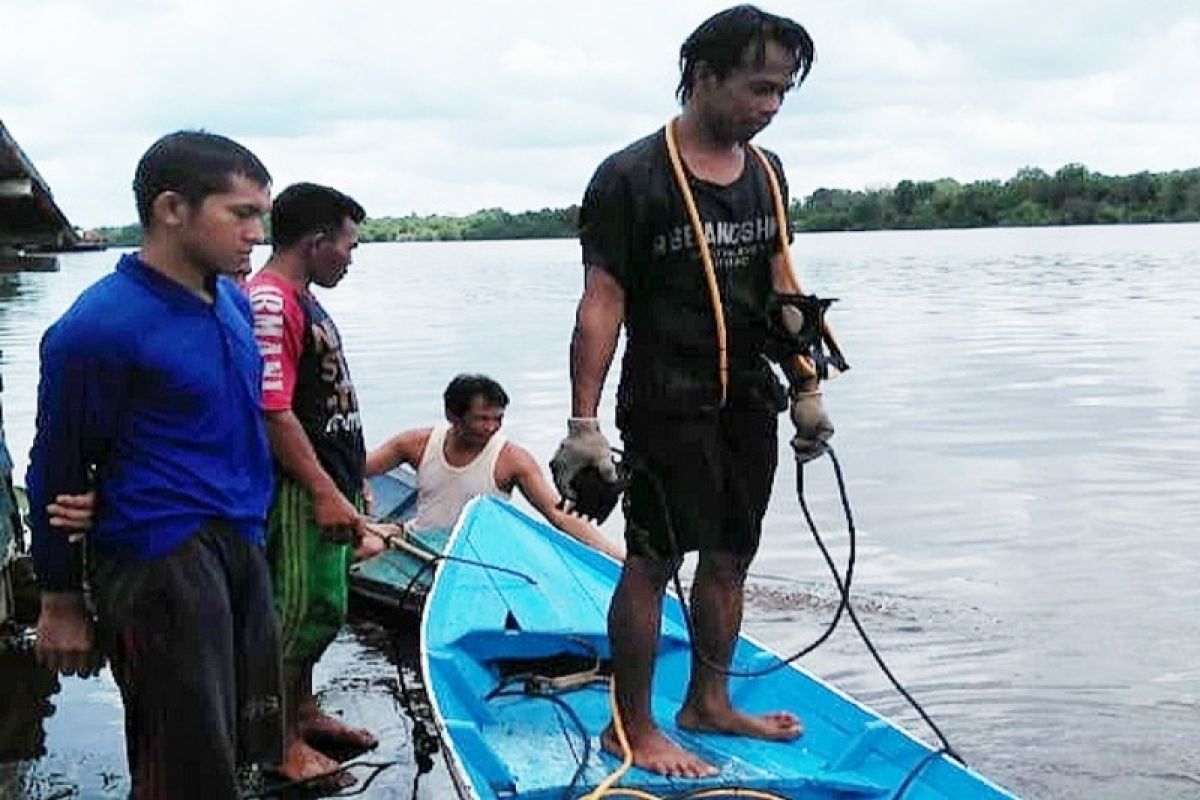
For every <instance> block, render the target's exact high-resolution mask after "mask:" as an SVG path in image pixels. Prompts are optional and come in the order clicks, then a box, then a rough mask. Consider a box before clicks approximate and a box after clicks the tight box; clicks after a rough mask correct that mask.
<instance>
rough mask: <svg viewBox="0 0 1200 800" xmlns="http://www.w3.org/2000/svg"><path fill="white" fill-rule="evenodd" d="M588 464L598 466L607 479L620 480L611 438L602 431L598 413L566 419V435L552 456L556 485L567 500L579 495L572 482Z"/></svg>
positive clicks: (613, 481) (601, 475)
mask: <svg viewBox="0 0 1200 800" xmlns="http://www.w3.org/2000/svg"><path fill="white" fill-rule="evenodd" d="M587 467H595V468H596V469H597V470H598V471H599V473H600V477H601V478H603V479H604V480H606V481H609V482H610V483H616V482H617V465H616V464H615V463H614V462H613V457H612V448H611V447H610V446H609V444H608V440H607V439H605V438H604V434H602V433H601V432H600V421H599V420H597V419H596V418H595V417H571V418H570V419H569V420H567V438H565V439H563V440H562V444H560V445H559V446H558V451H557V452H556V453H555V454H554V458H552V459H551V460H550V474H551V475H553V476H554V485H555V486H556V487H557V488H558V492H559V494H561V495H562V496H563V497H564V498H565V499H566V500H569V501H571V502H574V501H575V500H577V499H578V498H577V497H576V496H575V489H574V488H573V487H572V486H571V484H572V482H573V481H574V480H575V476H576V475H578V474H579V473H580V472H581V471H582V470H584V469H586V468H587Z"/></svg>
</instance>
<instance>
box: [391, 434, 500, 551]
mask: <svg viewBox="0 0 1200 800" xmlns="http://www.w3.org/2000/svg"><path fill="white" fill-rule="evenodd" d="M449 430H450V424H449V423H442V424H441V425H438V426H437V427H435V428H434V429H433V431H432V432H431V433H430V434H429V441H428V442H426V443H425V452H424V453H422V454H421V464H420V466H418V467H417V514H416V516H415V517H414V518H413V520H412V522H411V523H409V527H410V528H411V530H414V531H424V530H429V529H431V528H446V529H449V528H452V527H454V523H455V522H457V521H458V515H459V513H460V512H461V511H462V509H463V506H465V505H466V504H467V501H468V500H470V499H471V498H472V497H476V496H477V495H481V494H488V495H493V496H495V497H503V498H505V499H508V497H509V492H505V491H501V490H500V488H499V487H497V486H496V461H497V460H498V459H499V458H500V451H501V450H503V449H504V443H505V442H506V441H508V440H507V438H506V437H505V436H504V434H502V433H500V432H499V431H497V432H496V433H495V434H494V435H493V436H492V438H491V439H489V440H488V443H487V444H486V445H484V448H483V450H481V451H480V452H479V455H477V456H475V458H474V459H473V460H472V461H471V463H469V464H467V465H466V466H463V467H455V466H451V465H450V464H449V463H447V461H446V434H447V433H448V432H449Z"/></svg>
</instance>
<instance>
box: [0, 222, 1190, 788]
mask: <svg viewBox="0 0 1200 800" xmlns="http://www.w3.org/2000/svg"><path fill="white" fill-rule="evenodd" d="M795 250H796V255H797V257H798V263H799V264H800V265H802V275H801V278H802V280H803V282H804V284H805V286H806V287H808V288H810V289H812V290H815V291H818V292H820V293H822V294H828V295H832V296H836V297H839V298H841V300H840V302H839V303H838V304H837V305H835V306H834V308H833V310H832V312H831V321H832V322H833V324H834V325H835V326H836V327H837V330H838V333H839V338H840V339H841V341H842V342H843V344H844V346H845V349H846V352H847V355H848V357H849V359H850V361H851V363H852V364H854V370H853V371H851V372H850V373H848V374H847V375H846V376H845V377H844V378H842V379H839V380H838V381H836V382H835V383H833V384H831V385H830V386H829V387H828V390H827V394H826V400H827V404H828V406H829V409H830V412H831V414H832V415H833V418H834V421H835V423H836V424H837V428H838V433H837V436H836V439H835V442H836V445H837V447H838V453H839V456H840V458H841V461H842V465H843V468H844V470H845V473H846V477H847V486H848V491H849V494H850V500H851V503H852V504H853V509H854V513H855V519H856V522H857V525H858V531H859V542H858V564H857V574H856V579H855V587H856V588H855V592H856V597H857V598H858V599H857V601H856V607H857V608H858V609H859V614H860V617H861V619H862V621H863V624H864V625H865V626H866V628H867V629H868V631H869V632H870V634H871V636H872V638H873V639H874V641H875V643H876V645H877V646H878V647H879V649H880V650H881V651H882V653H883V654H884V656H885V657H886V658H887V660H888V663H889V665H890V666H891V667H892V668H893V670H894V671H895V673H896V674H897V675H898V676H899V677H900V678H901V679H902V680H903V681H904V683H905V684H906V686H907V687H908V688H909V689H910V690H911V691H912V692H913V694H914V695H915V696H916V697H917V698H918V699H919V700H920V701H921V702H922V703H923V705H924V706H925V708H926V710H927V711H929V713H930V714H931V715H932V716H933V717H934V718H935V719H936V720H937V721H938V723H939V725H940V726H941V728H942V729H943V730H944V731H945V733H946V734H947V736H948V737H949V738H950V740H951V742H952V743H953V744H954V746H955V749H956V750H958V752H960V753H961V754H962V755H964V756H965V757H966V758H967V760H968V761H970V762H971V763H972V764H973V765H974V766H976V767H977V768H979V769H980V770H981V771H983V772H984V773H985V774H988V775H989V776H991V777H994V778H995V779H997V780H998V781H1000V782H1001V783H1003V784H1005V785H1006V786H1009V787H1012V788H1013V789H1015V790H1017V791H1018V792H1019V793H1020V794H1022V795H1023V796H1027V797H1030V798H1050V799H1051V800H1067V799H1068V798H1081V797H1087V798H1094V799H1099V800H1125V799H1126V798H1141V797H1147V798H1150V797H1153V798H1164V799H1165V800H1183V798H1194V797H1196V796H1200V755H1198V752H1200V751H1197V748H1196V746H1195V743H1196V742H1197V741H1200V667H1198V666H1197V665H1200V631H1198V630H1197V623H1196V621H1195V613H1196V608H1197V607H1198V606H1200V581H1197V580H1196V576H1197V575H1200V555H1198V551H1197V549H1196V547H1195V545H1194V531H1195V530H1196V529H1197V528H1200V500H1198V499H1197V492H1196V487H1197V486H1200V366H1198V365H1200V312H1198V311H1197V310H1196V309H1197V306H1196V301H1195V299H1196V298H1197V297H1200V265H1198V264H1197V263H1196V262H1197V253H1200V226H1197V225H1179V226H1146V227H1112V228H1068V229H1038V230H1027V229H1020V230H984V231H944V232H903V233H872V234H814V235H801V236H798V237H797V239H796V246H795ZM577 256H578V247H577V245H576V244H575V243H573V242H568V241H557V242H502V243H461V244H441V243H436V244H404V245H367V246H364V247H362V248H360V249H359V250H358V251H357V252H356V261H355V264H354V266H352V267H351V271H350V274H349V277H348V278H347V279H346V281H345V282H344V284H343V285H342V286H341V287H339V288H338V289H336V290H333V291H331V292H325V293H322V299H323V301H325V302H326V303H327V305H328V307H329V308H330V311H331V312H332V313H333V314H334V316H335V318H336V319H337V320H338V322H339V325H340V327H341V330H342V334H343V338H344V339H345V342H346V345H347V352H348V357H349V359H350V366H351V370H352V371H353V373H354V377H355V382H356V385H357V387H358V389H359V393H360V401H361V405H362V408H363V419H364V425H365V426H366V434H367V438H368V443H369V444H375V443H377V442H379V441H380V440H382V439H383V438H384V437H385V436H387V435H389V434H390V433H393V432H395V431H397V430H399V429H401V428H404V427H409V426H413V425H418V424H428V423H430V422H432V421H434V420H436V419H438V418H439V417H440V414H441V391H442V389H443V388H444V386H445V384H446V382H447V380H448V379H449V378H450V377H451V376H452V375H453V374H454V373H456V372H460V371H467V370H470V371H484V372H488V373H490V374H492V375H493V376H495V377H496V378H497V379H499V380H500V381H501V382H502V383H503V384H505V386H506V387H507V388H508V389H509V393H510V394H511V395H512V397H513V403H512V406H511V407H510V409H509V412H508V415H507V418H506V423H505V424H506V428H507V429H508V433H509V434H510V435H511V436H512V437H513V438H514V439H516V440H518V441H520V442H521V443H522V444H524V445H526V446H527V447H529V448H530V449H531V450H532V451H533V452H534V454H535V455H536V456H537V457H538V458H539V459H540V460H541V461H543V462H545V461H546V460H547V459H548V458H549V456H550V454H551V453H552V452H553V449H554V447H555V446H556V444H557V442H558V440H559V438H561V435H562V433H563V429H564V424H563V418H564V417H565V416H566V414H567V411H568V387H567V380H566V375H567V342H568V338H569V335H570V329H571V326H572V323H573V314H574V302H575V299H576V298H577V296H578V292H579V289H580V279H581V274H582V273H581V270H580V268H579V267H578V266H577V261H578V258H577ZM264 258H265V253H260V254H258V255H257V258H256V259H255V260H256V263H261V262H262V260H263V259H264ZM114 260H115V254H113V253H98V254H79V255H71V256H68V257H65V258H64V259H63V265H62V271H61V272H59V273H56V274H46V275H21V276H16V277H5V278H0V348H2V349H3V351H4V364H3V368H4V378H5V383H6V392H5V396H4V408H5V416H6V418H7V424H8V434H9V435H8V439H9V443H10V447H11V449H12V451H13V455H14V457H15V458H16V460H17V462H18V469H19V470H22V469H23V465H24V463H25V459H26V456H27V451H28V447H29V441H30V438H31V436H32V424H31V422H32V415H33V409H34V382H35V380H36V346H37V339H38V337H39V336H40V334H41V331H42V329H43V328H44V327H45V325H46V324H47V323H48V322H49V321H50V320H51V319H53V317H54V316H56V315H57V314H58V313H60V312H61V311H62V310H64V309H65V308H66V306H67V305H68V304H69V303H70V301H71V300H72V299H73V298H74V296H75V295H76V294H77V293H78V291H79V290H80V289H81V288H82V287H83V286H85V285H87V284H88V283H90V282H91V281H92V280H94V279H95V278H96V277H98V276H99V275H100V274H102V273H103V272H105V271H107V270H108V269H109V268H110V267H111V264H112V263H113V261H114ZM611 395H612V392H611V387H610V392H609V393H608V396H607V398H606V399H607V402H608V403H610V404H611ZM603 413H604V414H605V415H606V418H607V419H611V418H612V416H611V415H612V408H611V405H606V406H605V410H604V411H603ZM608 427H609V430H610V431H611V425H609V426H608ZM785 438H786V437H785ZM784 455H785V456H786V453H785V454H784ZM781 465H782V466H781V468H780V472H779V476H778V479H777V486H776V490H775V496H774V499H773V503H772V507H771V510H770V512H769V514H768V519H767V522H766V531H765V536H764V542H763V552H762V554H761V555H760V557H759V559H758V560H757V561H756V563H755V565H754V567H753V569H754V571H755V574H756V577H755V578H754V579H753V580H752V582H751V587H750V592H749V597H748V602H747V626H748V628H749V629H750V630H751V632H753V633H754V634H755V635H756V636H757V637H758V638H760V639H761V640H764V641H766V642H767V643H769V644H771V645H773V646H776V647H777V648H778V649H780V650H781V651H788V650H793V649H796V648H799V647H801V646H803V645H805V644H807V643H808V642H809V641H811V640H812V639H813V638H814V637H815V636H816V635H818V634H819V633H820V631H821V630H823V628H824V626H825V625H826V623H827V622H828V620H829V618H830V617H831V615H832V614H833V611H834V609H835V607H836V592H835V591H834V590H833V589H832V587H831V586H830V582H829V579H828V577H827V575H826V568H825V565H824V563H823V562H822V560H821V559H820V556H819V554H818V553H817V551H816V548H815V547H814V546H813V544H812V540H811V537H810V535H809V533H808V531H807V529H806V527H805V526H804V524H803V518H802V517H801V515H800V512H799V507H798V504H797V503H796V500H795V498H794V495H793V494H792V491H793V489H792V487H793V471H792V470H793V468H792V466H791V464H790V463H789V462H788V461H787V460H786V459H785V460H782V461H781ZM806 486H807V490H806V491H807V496H808V500H809V503H810V506H811V508H812V509H813V511H814V514H815V516H816V519H817V520H818V524H819V525H820V528H821V531H822V534H823V535H824V536H825V538H826V540H827V542H828V543H829V544H830V546H831V549H832V552H833V555H834V557H835V559H837V560H838V561H839V563H844V560H845V556H846V540H845V525H844V521H843V519H842V513H841V507H840V504H839V503H838V500H837V495H836V487H835V484H834V482H833V479H832V476H831V474H830V470H829V464H828V461H826V460H823V461H819V462H816V463H814V464H812V465H810V466H809V467H808V468H807V469H806ZM619 525H620V523H619V521H618V520H617V519H616V518H615V517H614V518H613V519H610V521H609V522H608V523H607V524H606V525H605V531H606V532H607V533H610V534H611V535H614V536H616V535H618V534H619ZM804 664H805V665H807V666H808V667H810V668H811V669H813V670H814V671H816V672H817V673H818V674H821V675H822V676H825V677H827V678H828V679H830V680H832V681H833V682H835V683H836V684H837V685H839V686H841V687H843V688H845V689H846V690H847V691H849V692H850V693H851V694H853V695H855V696H856V697H859V698H861V699H862V700H863V701H865V702H867V703H869V704H871V705H873V706H875V707H877V708H878V709H879V710H881V711H883V712H884V713H888V714H894V715H895V716H896V717H897V718H898V719H900V720H901V721H902V722H903V723H904V724H906V725H908V726H910V727H911V728H912V729H913V730H914V731H917V732H918V733H919V734H920V735H922V736H925V735H926V732H925V731H923V730H922V728H921V723H920V720H919V718H918V717H917V715H916V714H915V713H914V712H912V711H911V710H910V709H908V708H907V707H906V705H905V704H904V702H903V700H902V699H900V698H898V697H897V696H896V695H895V694H894V693H893V692H892V691H891V690H890V688H888V685H887V683H886V681H885V680H884V678H883V677H882V676H881V675H880V674H879V673H878V671H877V670H876V668H875V667H874V666H873V664H872V663H871V661H870V659H869V657H868V656H867V655H866V653H865V651H864V649H863V647H862V645H861V644H860V643H859V642H858V641H857V639H856V637H855V635H854V633H853V631H852V629H851V628H849V627H846V628H844V629H840V630H839V631H838V632H837V633H836V634H835V635H834V636H833V638H832V639H831V640H830V641H829V642H828V643H827V644H826V645H825V646H824V647H822V648H821V649H820V650H819V651H817V652H816V653H814V654H812V655H811V656H809V657H806V658H805V660H804ZM396 675H397V673H396V672H395V668H394V667H393V666H392V665H391V662H390V661H389V660H387V659H382V660H381V659H379V658H377V657H375V656H372V655H371V648H370V646H369V645H367V644H364V643H363V642H362V641H361V640H360V639H357V638H354V637H347V638H345V639H343V640H339V644H338V649H337V650H335V651H334V653H333V654H332V656H331V658H330V659H328V660H327V662H326V663H324V664H323V665H322V672H321V680H322V682H323V684H324V685H325V686H326V687H327V688H328V690H329V691H331V692H336V697H337V698H338V699H337V702H343V703H346V704H347V705H346V706H345V707H346V708H347V713H348V714H349V715H364V716H370V715H374V717H373V718H372V719H373V724H377V725H379V726H381V727H384V728H385V729H386V730H387V731H388V735H389V736H390V737H392V738H393V739H394V740H395V741H396V742H399V743H400V744H398V745H397V749H396V753H397V757H398V758H400V757H402V756H401V754H402V753H404V752H407V750H406V749H405V748H407V747H408V744H407V742H408V740H407V738H406V737H407V735H408V734H407V731H408V723H407V720H406V719H405V718H404V717H403V716H402V715H400V714H399V712H397V711H396V710H395V701H394V699H393V698H392V697H391V695H389V694H387V692H385V691H383V690H382V689H380V688H379V687H380V686H381V685H383V684H387V682H388V681H393V682H394V681H395V678H396ZM347 676H349V677H347ZM370 687H375V688H376V689H378V690H379V691H375V690H372V689H371V688H370ZM53 702H54V704H55V706H57V709H58V710H57V711H56V713H55V714H54V715H53V716H51V717H50V718H49V719H47V720H46V723H45V731H46V733H45V745H46V748H47V751H48V752H47V754H46V755H45V756H44V757H43V758H42V759H41V760H40V761H37V762H22V763H23V765H24V766H23V768H24V770H25V772H24V774H25V775H26V776H27V777H26V780H27V782H28V781H33V782H37V781H42V784H41V786H42V788H41V789H39V790H38V793H36V794H34V795H32V796H38V797H49V796H53V792H54V791H57V790H58V789H59V788H61V787H62V786H64V785H69V784H71V782H72V781H74V782H76V783H75V785H77V786H79V787H81V790H80V795H81V796H85V797H91V796H99V797H105V796H108V797H118V796H120V791H121V786H123V781H124V777H123V775H124V766H123V762H122V759H121V756H120V744H119V740H120V716H119V713H118V712H117V708H116V706H117V701H116V695H115V689H114V688H113V687H112V685H111V681H109V680H107V679H104V680H93V681H89V682H81V681H78V680H75V679H65V680H64V681H63V688H62V691H61V692H60V693H59V694H58V695H56V696H55V697H54V700H53ZM383 708H386V709H387V711H386V712H384V711H381V710H380V709H383ZM408 749H409V750H410V749H411V748H408ZM405 763H407V764H409V766H408V767H403V768H404V769H410V770H411V761H408V762H405ZM30 776H32V777H30ZM47 776H49V777H47ZM114 776H115V777H114ZM407 779H408V780H411V772H410V773H408V775H407ZM389 780H391V779H389ZM51 784H52V785H51ZM0 785H2V784H0ZM29 785H31V784H29ZM398 785H399V784H392V788H393V790H394V789H395V787H396V786H398ZM443 787H444V784H443ZM375 791H376V790H375V787H373V788H372V792H375ZM422 791H423V792H428V794H426V795H424V796H428V797H438V796H441V795H438V794H437V793H436V790H435V789H432V788H431V789H423V790H422ZM372 792H368V796H372ZM18 796H20V795H18ZM374 796H378V797H387V796H391V795H389V794H387V793H385V791H384V790H382V789H379V790H378V792H377V793H376V794H375V795H374Z"/></svg>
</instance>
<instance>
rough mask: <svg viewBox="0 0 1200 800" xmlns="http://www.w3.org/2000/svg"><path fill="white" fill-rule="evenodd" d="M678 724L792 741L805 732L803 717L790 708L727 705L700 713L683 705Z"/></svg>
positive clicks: (676, 716)
mask: <svg viewBox="0 0 1200 800" xmlns="http://www.w3.org/2000/svg"><path fill="white" fill-rule="evenodd" d="M675 724H676V725H678V726H679V727H680V728H683V729H684V730H688V731H697V732H699V733H728V734H731V735H733V736H749V737H751V738H754V739H768V740H771V741H776V742H790V741H791V740H792V739H795V738H797V737H799V736H800V734H802V733H804V726H803V725H802V724H801V723H800V718H799V717H797V716H796V715H795V714H792V713H790V712H787V711H772V712H770V713H768V714H744V713H742V712H741V711H738V710H737V709H735V708H727V709H725V710H724V711H718V712H701V711H700V710H699V709H697V708H694V707H692V706H684V707H683V708H682V709H680V711H679V713H678V714H676V715H675Z"/></svg>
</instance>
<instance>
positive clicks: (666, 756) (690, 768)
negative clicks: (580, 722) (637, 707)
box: [600, 725, 720, 778]
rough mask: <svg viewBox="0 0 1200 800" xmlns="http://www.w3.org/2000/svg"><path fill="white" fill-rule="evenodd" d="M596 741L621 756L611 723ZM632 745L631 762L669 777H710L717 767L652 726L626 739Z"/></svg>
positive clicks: (618, 756)
mask: <svg viewBox="0 0 1200 800" xmlns="http://www.w3.org/2000/svg"><path fill="white" fill-rule="evenodd" d="M600 744H601V746H603V747H604V749H605V750H607V751H608V752H609V754H611V755H614V756H616V757H617V758H624V757H625V754H624V753H623V752H622V751H621V743H620V742H619V741H618V740H617V732H616V731H615V730H613V727H612V725H609V726H608V727H607V728H605V729H604V733H602V734H600ZM629 745H630V747H632V748H633V764H634V766H636V767H640V768H641V769H644V770H646V771H648V772H657V773H658V774H659V775H666V776H668V777H671V778H711V777H712V776H714V775H717V774H719V772H720V770H718V769H717V768H716V767H714V766H713V765H712V764H709V763H708V762H707V761H704V760H703V759H701V758H700V757H699V756H696V755H694V754H692V753H689V752H688V751H687V750H684V749H683V748H682V747H680V746H679V745H677V744H675V743H674V742H672V741H671V740H670V739H668V738H667V737H666V736H664V735H663V734H662V731H659V730H658V729H655V730H654V732H653V733H651V734H649V735H647V736H643V737H641V738H640V739H639V740H637V741H630V743H629Z"/></svg>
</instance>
